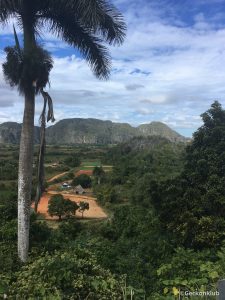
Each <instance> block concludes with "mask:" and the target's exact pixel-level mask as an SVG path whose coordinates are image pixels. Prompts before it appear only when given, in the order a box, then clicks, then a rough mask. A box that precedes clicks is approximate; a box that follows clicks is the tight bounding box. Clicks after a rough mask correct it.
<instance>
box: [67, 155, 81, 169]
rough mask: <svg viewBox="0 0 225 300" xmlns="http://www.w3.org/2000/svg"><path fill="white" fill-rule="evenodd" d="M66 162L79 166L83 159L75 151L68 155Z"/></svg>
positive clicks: (72, 165) (71, 165)
mask: <svg viewBox="0 0 225 300" xmlns="http://www.w3.org/2000/svg"><path fill="white" fill-rule="evenodd" d="M64 163H65V164H66V165H67V166H69V167H72V168H75V167H79V165H80V164H81V160H80V158H79V157H78V156H77V154H76V153H74V154H73V155H72V156H69V157H67V158H66V159H65V160H64Z"/></svg>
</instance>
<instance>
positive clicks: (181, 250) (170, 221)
mask: <svg viewBox="0 0 225 300" xmlns="http://www.w3.org/2000/svg"><path fill="white" fill-rule="evenodd" d="M202 119H203V125H202V126H201V127H200V128H199V129H198V130H197V131H196V132H195V134H194V136H193V141H192V142H191V143H189V144H188V145H187V146H185V144H179V143H173V142H171V141H168V140H167V139H164V138H162V137H156V136H154V137H133V138H132V139H131V140H129V141H126V142H124V143H122V144H120V145H117V146H109V147H99V148H97V147H93V146H92V147H91V146H86V148H83V146H80V147H81V148H79V146H77V147H72V146H71V147H66V146H64V147H59V148H58V149H57V148H56V149H54V153H53V150H51V155H50V156H49V157H48V156H47V158H48V159H49V158H50V157H51V159H52V158H54V157H61V159H62V158H63V160H64V161H67V163H68V162H69V163H72V164H73V162H74V161H76V162H77V160H71V159H68V157H71V156H78V157H79V158H80V161H81V160H83V159H84V155H85V156H86V162H88V161H91V160H93V157H94V156H95V157H96V158H95V159H96V161H101V162H102V163H103V164H104V165H113V168H112V169H110V171H108V172H101V178H100V179H101V180H98V179H99V178H98V173H97V172H96V173H95V174H96V175H95V176H93V177H92V183H91V184H92V187H93V191H94V193H95V196H96V197H97V201H98V203H99V205H101V206H102V207H103V208H104V210H106V211H107V213H108V216H109V217H108V219H106V220H101V221H100V220H95V221H90V220H89V221H84V222H82V221H79V220H77V219H76V217H75V218H73V217H72V218H69V219H65V220H63V221H61V222H59V221H54V222H55V223H51V224H49V223H47V222H45V221H43V220H39V219H38V216H37V215H32V218H31V240H30V243H31V252H30V259H29V262H28V263H27V264H26V265H21V264H20V263H19V262H18V261H17V255H16V234H17V228H16V218H17V209H16V187H15V185H14V184H13V183H12V182H10V181H9V182H6V183H3V182H2V181H1V182H0V184H1V189H0V225H1V227H0V228H1V229H0V270H1V271H0V293H2V294H3V293H6V294H7V295H8V296H9V298H10V297H11V298H10V299H15V298H16V297H17V298H18V299H20V298H22V297H24V296H25V298H26V297H28V296H29V297H30V298H31V299H37V298H38V297H39V299H85V298H88V297H90V299H96V300H97V299H99V300H104V299H112V300H118V299H123V300H124V299H130V298H131V295H133V299H134V300H141V299H144V297H145V299H148V300H175V299H178V298H177V297H178V295H179V293H180V299H183V300H184V299H185V296H184V293H185V292H187V291H189V292H191V291H192V292H193V291H196V290H197V291H199V292H204V291H211V292H212V293H213V292H215V291H216V288H217V282H218V280H219V279H221V278H224V276H225V237H224V232H225V221H224V214H225V188H224V186H225V172H224V168H225V167H224V166H225V135H224V133H225V110H223V109H222V107H221V105H220V104H219V103H218V102H215V103H213V105H212V106H211V108H210V109H209V110H208V111H207V112H206V113H204V114H203V115H202ZM7 147H9V146H7ZM8 149H9V148H8ZM84 149H85V150H84ZM11 150H12V152H13V151H15V152H14V155H15V154H16V149H15V148H11ZM48 151H49V149H48ZM7 152H9V151H7ZM1 153H3V152H1ZM57 153H60V155H57ZM48 154H49V152H48ZM63 154H64V155H63ZM66 157H67V158H66ZM3 169H4V168H3ZM99 174H100V173H99ZM99 176H100V175H99ZM9 177H10V176H9ZM53 225H54V226H53ZM182 293H183V296H182ZM210 298H211V299H216V297H214V296H212V297H210ZM190 299H192V300H194V299H199V296H196V297H194V296H193V297H190ZM203 299H204V298H203ZM205 299H206V298H205Z"/></svg>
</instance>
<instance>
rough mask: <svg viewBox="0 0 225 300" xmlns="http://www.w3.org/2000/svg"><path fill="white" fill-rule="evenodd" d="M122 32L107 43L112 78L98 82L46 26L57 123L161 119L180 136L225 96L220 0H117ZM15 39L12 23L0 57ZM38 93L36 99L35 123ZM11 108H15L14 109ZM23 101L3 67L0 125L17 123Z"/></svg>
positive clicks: (224, 21) (1, 33) (1, 31)
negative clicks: (113, 43) (120, 38)
mask: <svg viewBox="0 0 225 300" xmlns="http://www.w3.org/2000/svg"><path fill="white" fill-rule="evenodd" d="M112 2H113V3H114V4H115V5H116V6H117V7H118V8H119V9H120V10H121V11H122V12H123V14H124V17H125V20H126V22H127V26H128V32H127V37H126V40H125V42H124V44H123V45H122V46H121V47H110V51H111V55H112V62H113V67H112V73H111V77H110V80H109V81H107V82H105V81H99V80H97V79H96V78H95V77H94V76H93V74H92V72H91V70H90V69H89V67H88V66H87V64H86V62H85V61H84V60H82V59H81V57H80V55H79V53H78V52H77V51H75V50H74V49H71V48H70V47H68V46H67V45H66V44H64V43H63V42H61V41H60V40H57V39H56V38H55V37H54V36H52V35H51V34H49V33H48V32H44V31H43V39H42V41H41V42H42V44H43V45H44V47H46V48H47V49H48V50H49V51H51V52H52V54H53V56H54V69H53V71H52V73H51V88H50V94H51V95H52V97H53V99H54V103H55V115H56V119H57V121H59V120H61V119H64V118H73V117H81V118H89V117H92V118H99V119H103V120H112V121H115V122H128V123H130V124H132V125H134V126H136V125H139V124H142V123H150V122H151V121H162V122H164V123H166V124H168V125H169V126H170V127H171V128H173V129H175V130H176V131H178V132H179V133H181V134H183V135H185V136H191V135H192V133H193V132H194V131H195V130H196V129H197V128H198V127H199V126H201V124H202V123H201V118H200V114H201V113H203V112H204V111H206V110H207V109H208V108H209V106H210V105H211V103H212V102H213V101H214V100H219V101H220V102H221V103H222V104H223V103H224V99H225V0H139V1H138V0H135V1H133V0H114V1H112ZM10 44H13V36H12V22H10V23H9V25H8V26H7V27H4V28H0V63H2V62H3V61H4V51H3V49H4V47H5V46H6V45H10ZM41 105H42V99H41V98H37V101H36V124H38V116H39V114H40V111H41ZM12 112H13V113H12ZM22 112H23V99H22V98H20V97H19V96H18V94H17V91H16V90H12V89H10V88H9V87H8V86H7V84H6V83H5V81H4V79H3V76H2V73H1V72H0V123H1V122H5V121H17V122H22Z"/></svg>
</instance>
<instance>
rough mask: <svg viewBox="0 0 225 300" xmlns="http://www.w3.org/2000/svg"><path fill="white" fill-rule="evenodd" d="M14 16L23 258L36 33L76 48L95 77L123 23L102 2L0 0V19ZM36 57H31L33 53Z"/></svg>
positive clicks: (23, 255)
mask: <svg viewBox="0 0 225 300" xmlns="http://www.w3.org/2000/svg"><path fill="white" fill-rule="evenodd" d="M10 18H14V19H16V20H17V24H18V26H20V28H21V29H22V31H23V39H24V43H23V63H22V71H21V70H20V71H21V78H20V80H19V81H18V83H17V86H18V89H19V91H20V93H21V94H23V95H24V98H25V108H24V116H23V128H22V134H21V141H20V156H19V177H18V254H19V258H20V259H21V261H23V262H25V261H26V260H27V257H28V249H29V223H30V201H31V179H32V162H33V132H34V110H35V95H36V94H37V93H38V92H40V90H38V89H37V84H38V79H39V77H37V75H38V72H35V70H36V69H38V67H37V63H38V60H37V59H34V57H35V53H37V52H38V51H36V50H37V48H38V46H37V36H38V35H40V34H41V28H45V29H47V30H48V31H50V32H51V33H52V34H55V35H56V36H57V37H58V38H60V39H62V40H63V41H65V42H66V43H68V44H70V45H71V46H73V47H76V48H78V50H79V51H80V52H81V54H82V56H83V57H84V58H85V59H86V60H87V62H88V63H89V65H90V66H91V68H92V70H93V72H94V74H95V75H96V76H97V77H98V78H108V76H109V73H110V65H111V62H110V56H109V53H108V51H107V48H106V47H105V46H104V45H103V43H105V42H107V43H109V44H117V45H119V44H121V43H122V42H123V40H124V37H125V30H126V26H125V23H124V21H123V17H122V15H121V14H120V13H119V12H118V11H117V9H116V8H115V7H114V6H113V5H111V4H110V3H109V2H108V1H107V0H76V1H75V0H41V1H40V0H32V1H31V0H0V22H1V23H6V22H7V21H8V20H9V19H10ZM37 56H38V55H36V57H37Z"/></svg>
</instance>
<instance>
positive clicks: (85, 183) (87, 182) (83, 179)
mask: <svg viewBox="0 0 225 300" xmlns="http://www.w3.org/2000/svg"><path fill="white" fill-rule="evenodd" d="M79 184H80V185H81V186H82V187H83V188H90V187H91V177H90V176H88V175H87V174H81V175H79V176H77V177H75V178H74V180H73V181H72V185H73V186H77V185H79Z"/></svg>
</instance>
